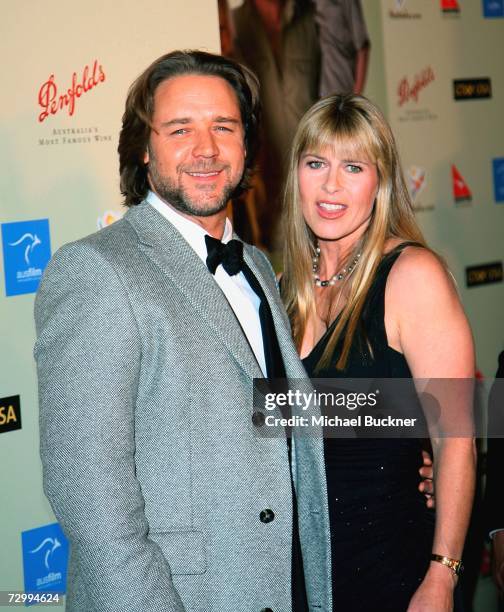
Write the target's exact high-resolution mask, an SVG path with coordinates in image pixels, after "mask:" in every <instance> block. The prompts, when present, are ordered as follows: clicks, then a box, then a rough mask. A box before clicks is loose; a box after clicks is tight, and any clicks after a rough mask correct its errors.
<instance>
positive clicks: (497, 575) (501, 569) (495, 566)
mask: <svg viewBox="0 0 504 612" xmlns="http://www.w3.org/2000/svg"><path fill="white" fill-rule="evenodd" d="M492 577H493V580H494V582H495V585H496V586H497V588H498V589H499V592H500V594H501V595H503V594H504V529H501V530H500V531H498V532H497V533H496V534H495V535H494V537H493V539H492Z"/></svg>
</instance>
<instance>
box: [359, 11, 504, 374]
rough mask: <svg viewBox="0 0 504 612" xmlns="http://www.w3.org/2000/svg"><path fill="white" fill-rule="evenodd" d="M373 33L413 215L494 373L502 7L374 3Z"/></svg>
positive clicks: (499, 306)
mask: <svg viewBox="0 0 504 612" xmlns="http://www.w3.org/2000/svg"><path fill="white" fill-rule="evenodd" d="M367 4H369V2H368V3H367ZM381 29H382V33H383V34H382V44H383V48H382V53H383V63H384V72H385V90H386V108H385V109H384V110H385V111H386V113H387V116H388V118H389V121H390V123H391V125H392V129H393V130H394V133H395V135H396V138H397V141H398V144H399V148H400V151H401V156H402V161H403V166H404V170H405V174H406V178H407V181H408V183H409V187H410V192H411V195H412V198H413V203H414V207H415V209H416V211H417V218H418V220H419V222H420V224H421V227H422V229H423V231H424V232H425V235H426V237H427V239H428V241H429V242H430V244H431V246H432V247H433V248H434V249H436V250H437V251H438V252H439V253H440V254H441V255H442V256H443V257H445V259H446V261H447V263H448V265H449V267H450V269H451V271H452V273H453V274H454V276H455V279H456V281H457V284H458V288H459V291H460V295H461V298H462V301H463V304H464V307H465V309H466V312H467V315H468V317H469V319H470V322H471V326H472V329H473V333H474V338H475V342H476V356H477V364H478V367H479V369H480V371H481V372H482V373H483V374H484V375H485V376H486V377H493V376H494V375H495V371H496V369H497V356H498V354H499V352H500V351H501V350H503V348H504V318H503V316H502V311H503V305H504V285H503V283H502V280H503V279H502V264H503V259H504V121H503V120H502V109H503V103H504V70H503V65H502V58H503V57H504V2H503V1H502V0H471V1H468V0H435V1H434V0H432V1H429V2H425V0H382V2H381Z"/></svg>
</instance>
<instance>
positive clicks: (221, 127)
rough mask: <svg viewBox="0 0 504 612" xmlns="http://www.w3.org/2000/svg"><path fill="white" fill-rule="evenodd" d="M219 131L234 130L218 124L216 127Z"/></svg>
mask: <svg viewBox="0 0 504 612" xmlns="http://www.w3.org/2000/svg"><path fill="white" fill-rule="evenodd" d="M215 129H216V130H217V131H218V132H232V131H233V130H232V129H231V128H229V127H226V126H225V125H218V126H217V127H216V128H215Z"/></svg>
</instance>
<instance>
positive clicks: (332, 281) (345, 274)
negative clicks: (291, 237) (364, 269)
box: [312, 243, 362, 287]
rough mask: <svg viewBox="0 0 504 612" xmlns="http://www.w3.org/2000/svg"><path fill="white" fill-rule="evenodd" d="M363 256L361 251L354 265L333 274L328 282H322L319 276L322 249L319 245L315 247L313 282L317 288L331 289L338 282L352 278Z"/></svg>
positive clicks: (354, 260) (356, 256)
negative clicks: (351, 275)
mask: <svg viewBox="0 0 504 612" xmlns="http://www.w3.org/2000/svg"><path fill="white" fill-rule="evenodd" d="M361 255H362V253H361V252H360V251H359V252H358V253H357V254H356V255H355V257H354V258H353V259H352V263H351V264H350V265H349V266H347V267H346V268H342V269H341V270H340V271H339V272H336V274H333V275H332V276H331V278H328V279H327V280H320V277H319V275H318V269H319V260H320V247H319V245H318V243H317V244H316V246H315V255H314V257H313V260H312V262H313V264H312V272H313V282H314V283H315V285H316V286H317V287H329V286H332V285H335V284H336V282H337V281H342V280H345V278H347V277H348V276H350V274H352V272H353V271H354V269H355V266H356V265H357V264H358V263H359V259H360V257H361Z"/></svg>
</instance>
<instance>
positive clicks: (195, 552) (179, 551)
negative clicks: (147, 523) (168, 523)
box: [149, 531, 207, 576]
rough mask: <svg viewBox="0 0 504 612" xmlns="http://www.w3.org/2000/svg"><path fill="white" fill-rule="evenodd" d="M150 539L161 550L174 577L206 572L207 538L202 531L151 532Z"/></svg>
mask: <svg viewBox="0 0 504 612" xmlns="http://www.w3.org/2000/svg"><path fill="white" fill-rule="evenodd" d="M149 538H150V539H151V540H152V541H153V542H155V543H156V544H157V545H158V546H159V548H161V551H162V553H163V556H164V557H165V559H166V561H167V562H168V565H169V566H170V569H171V573H172V575H174V576H176V575H177V574H178V575H191V574H204V573H205V572H206V567H207V560H206V550H205V538H204V535H203V532H202V531H163V532H159V531H157V532H152V531H151V532H150V533H149Z"/></svg>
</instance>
